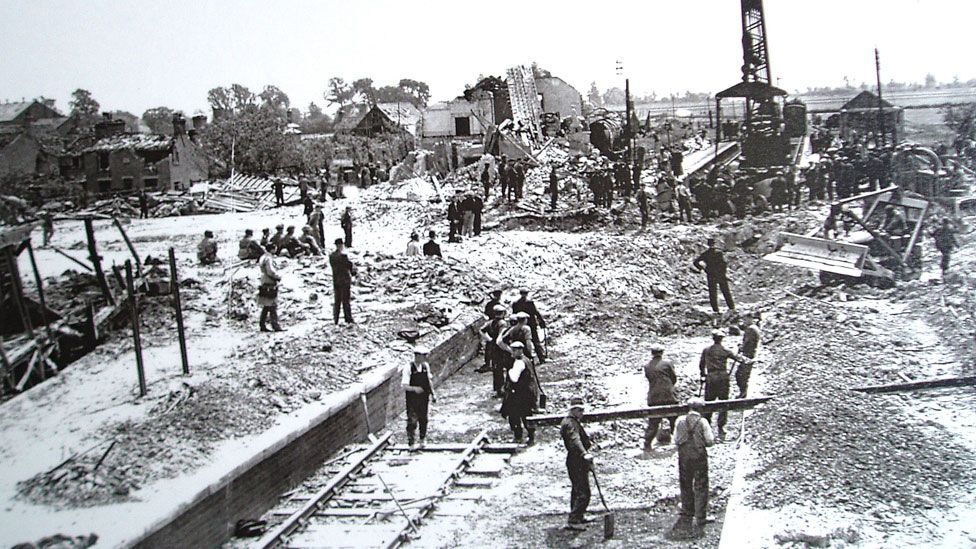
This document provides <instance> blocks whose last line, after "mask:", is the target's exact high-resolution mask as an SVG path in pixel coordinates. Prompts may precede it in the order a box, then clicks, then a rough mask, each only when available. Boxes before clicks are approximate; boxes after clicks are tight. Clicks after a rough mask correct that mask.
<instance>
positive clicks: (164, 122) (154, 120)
mask: <svg viewBox="0 0 976 549" xmlns="http://www.w3.org/2000/svg"><path fill="white" fill-rule="evenodd" d="M174 114H176V112H175V111H173V109H171V108H169V107H153V108H151V109H146V112H144V113H142V121H143V122H145V123H146V125H147V126H149V129H150V130H152V132H153V133H161V134H163V135H172V134H173V115H174Z"/></svg>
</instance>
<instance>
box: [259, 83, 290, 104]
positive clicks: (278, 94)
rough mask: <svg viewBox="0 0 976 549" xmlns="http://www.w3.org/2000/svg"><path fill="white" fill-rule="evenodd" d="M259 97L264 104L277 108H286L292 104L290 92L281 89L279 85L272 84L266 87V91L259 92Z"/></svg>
mask: <svg viewBox="0 0 976 549" xmlns="http://www.w3.org/2000/svg"><path fill="white" fill-rule="evenodd" d="M258 97H260V98H261V104H262V106H264V107H268V108H272V109H276V110H285V109H287V108H288V107H289V106H290V105H291V101H290V100H289V99H288V94H286V93H285V92H283V91H281V89H280V88H278V86H272V85H270V84H269V85H267V86H265V87H264V91H262V92H261V93H260V94H258Z"/></svg>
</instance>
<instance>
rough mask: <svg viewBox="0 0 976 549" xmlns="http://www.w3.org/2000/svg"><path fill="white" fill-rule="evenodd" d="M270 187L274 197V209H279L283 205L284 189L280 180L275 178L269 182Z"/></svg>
mask: <svg viewBox="0 0 976 549" xmlns="http://www.w3.org/2000/svg"><path fill="white" fill-rule="evenodd" d="M271 187H272V188H273V189H274V195H275V207H276V208H279V207H281V206H284V205H285V187H284V183H282V181H281V179H279V178H277V177H275V178H274V179H272V180H271Z"/></svg>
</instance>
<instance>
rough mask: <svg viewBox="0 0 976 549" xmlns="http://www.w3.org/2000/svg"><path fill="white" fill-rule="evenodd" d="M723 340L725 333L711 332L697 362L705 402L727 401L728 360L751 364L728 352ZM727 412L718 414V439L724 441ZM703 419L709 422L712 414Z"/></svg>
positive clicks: (736, 354)
mask: <svg viewBox="0 0 976 549" xmlns="http://www.w3.org/2000/svg"><path fill="white" fill-rule="evenodd" d="M723 339H725V332H724V331H722V330H713V331H712V344H711V345H709V346H708V347H705V350H704V351H702V354H701V360H700V361H699V362H698V371H699V373H700V374H701V382H702V383H704V384H705V400H706V401H712V400H728V399H729V377H730V374H731V372H729V370H728V366H727V364H728V360H729V359H730V358H731V359H732V360H734V361H736V362H741V363H748V364H752V360H751V359H748V358H746V357H744V356H742V355H740V354H738V353H735V352H733V351H730V350H729V349H727V348H725V346H724V345H722V340H723ZM727 417H728V412H726V411H724V410H723V411H721V412H719V413H718V421H717V424H718V438H719V440H722V441H724V440H725V422H726V419H727ZM705 419H707V420H709V421H711V420H712V414H711V413H709V414H705Z"/></svg>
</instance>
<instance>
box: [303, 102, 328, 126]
mask: <svg viewBox="0 0 976 549" xmlns="http://www.w3.org/2000/svg"><path fill="white" fill-rule="evenodd" d="M301 126H302V133H325V132H328V131H330V130H331V129H332V117H330V116H329V115H328V114H325V112H323V111H322V109H321V107H319V106H318V105H316V104H315V103H314V102H313V103H309V105H308V113H307V114H306V115H305V118H303V119H302V124H301Z"/></svg>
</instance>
